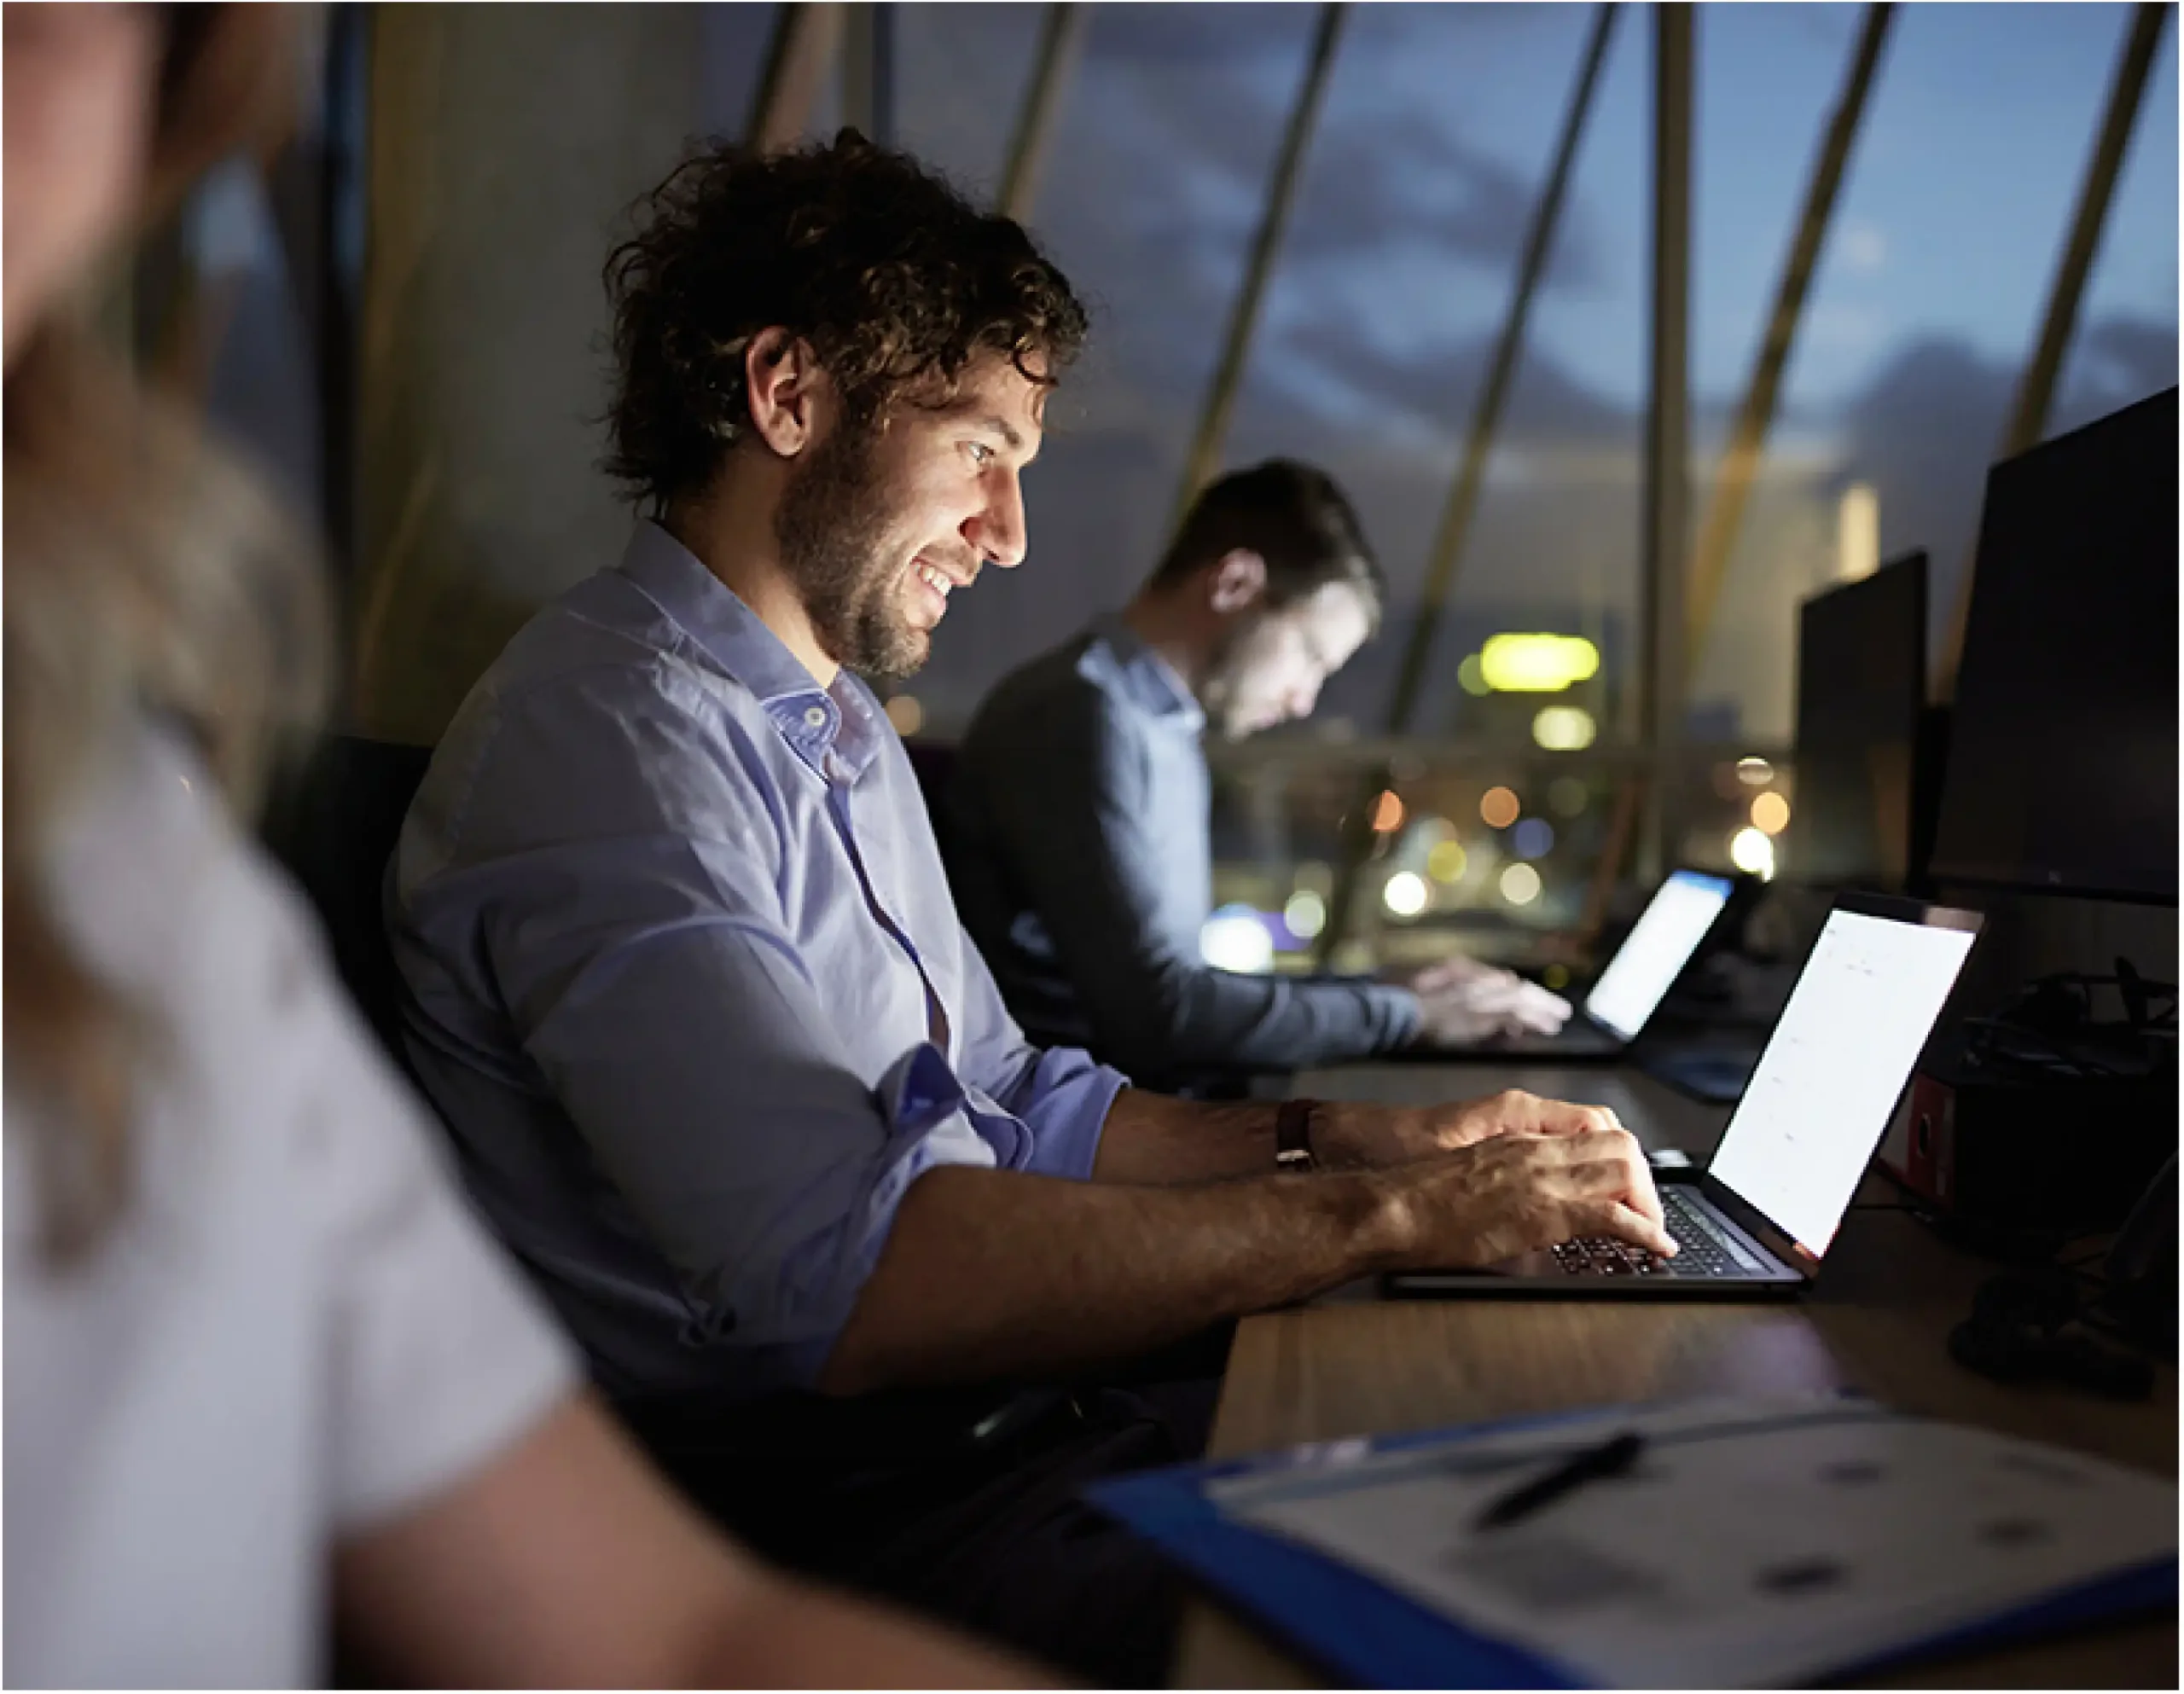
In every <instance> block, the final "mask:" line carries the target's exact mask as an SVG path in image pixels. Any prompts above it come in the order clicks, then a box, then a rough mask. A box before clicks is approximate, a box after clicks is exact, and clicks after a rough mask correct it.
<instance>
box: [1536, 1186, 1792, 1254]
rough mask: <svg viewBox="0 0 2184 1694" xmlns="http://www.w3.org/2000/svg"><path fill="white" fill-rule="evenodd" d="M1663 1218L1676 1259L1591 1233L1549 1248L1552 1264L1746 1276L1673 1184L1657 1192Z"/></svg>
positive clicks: (1709, 1226)
mask: <svg viewBox="0 0 2184 1694" xmlns="http://www.w3.org/2000/svg"><path fill="white" fill-rule="evenodd" d="M1661 1211H1662V1214H1663V1221H1664V1222H1665V1223H1666V1224H1667V1226H1668V1232H1669V1236H1670V1239H1672V1240H1673V1241H1674V1242H1675V1243H1676V1247H1677V1249H1678V1251H1677V1253H1676V1257H1674V1258H1673V1259H1664V1258H1660V1257H1658V1256H1655V1255H1654V1254H1652V1253H1649V1252H1647V1250H1645V1249H1644V1248H1642V1247H1634V1246H1632V1245H1631V1244H1629V1242H1627V1241H1618V1240H1617V1239H1614V1238H1613V1237H1612V1236H1605V1235H1591V1236H1584V1237H1581V1238H1580V1239H1577V1240H1575V1241H1565V1242H1564V1243H1563V1244H1561V1245H1560V1246H1559V1247H1556V1248H1554V1249H1553V1252H1554V1262H1555V1263H1557V1264H1558V1265H1560V1266H1561V1267H1562V1268H1563V1269H1564V1270H1565V1271H1569V1272H1571V1273H1573V1274H1577V1275H1583V1276H1745V1275H1749V1274H1750V1272H1748V1271H1747V1270H1746V1269H1745V1267H1744V1266H1742V1265H1740V1264H1739V1263H1738V1262H1737V1261H1736V1260H1735V1259H1734V1257H1732V1256H1730V1253H1729V1250H1728V1248H1726V1247H1724V1246H1723V1245H1722V1243H1721V1241H1720V1239H1718V1238H1717V1237H1716V1234H1715V1233H1714V1231H1713V1228H1712V1227H1711V1225H1709V1224H1708V1223H1707V1222H1706V1221H1705V1220H1704V1219H1702V1218H1701V1217H1699V1215H1698V1214H1696V1213H1695V1212H1693V1211H1692V1210H1689V1208H1688V1207H1687V1205H1686V1204H1684V1201H1683V1198H1682V1196H1681V1195H1680V1194H1678V1193H1677V1192H1676V1190H1675V1189H1674V1188H1673V1187H1668V1188H1664V1189H1662V1190H1661Z"/></svg>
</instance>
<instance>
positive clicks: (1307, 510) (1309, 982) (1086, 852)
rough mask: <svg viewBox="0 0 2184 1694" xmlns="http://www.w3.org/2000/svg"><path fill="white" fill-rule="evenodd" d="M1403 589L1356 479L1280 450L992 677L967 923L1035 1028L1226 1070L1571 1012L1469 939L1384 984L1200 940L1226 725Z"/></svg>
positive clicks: (1159, 1068)
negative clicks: (1453, 952) (1142, 570)
mask: <svg viewBox="0 0 2184 1694" xmlns="http://www.w3.org/2000/svg"><path fill="white" fill-rule="evenodd" d="M1385 595H1386V584H1385V580H1384V578H1383V577H1382V575H1381V572H1380V566H1379V564H1378V563H1377V562H1376V561H1375V560H1374V557H1373V554H1372V551H1371V549H1370V548H1368V546H1367V545H1366V541H1365V536H1364V532H1363V530H1362V526H1361V525H1359V523H1358V521H1357V514H1356V512H1355V511H1354V510H1352V509H1351V507H1350V502H1349V501H1348V500H1347V499H1345V497H1344V496H1343V493H1342V490H1340V489H1339V488H1338V487H1337V486H1336V485H1335V482H1334V479H1333V478H1332V477H1330V476H1328V475H1327V473H1325V472H1324V471H1321V470H1318V469H1316V468H1314V467H1311V466H1309V465H1301V464H1298V463H1296V462H1294V461H1290V460H1273V461H1269V462H1268V463H1265V464H1263V465H1258V466H1256V467H1253V468H1252V469H1250V470H1246V471H1237V472H1234V473H1231V474H1229V475H1228V476H1225V477H1223V478H1222V479H1219V480H1218V481H1217V482H1215V483H1213V484H1211V486H1209V487H1208V488H1207V489H1206V490H1205V492H1203V493H1202V494H1200V495H1199V497H1198V499H1197V500H1196V502H1194V503H1193V505H1192V507H1191V509H1190V511H1189V513H1188V514H1187V515H1186V516H1185V518H1184V519H1183V523H1182V528H1181V530H1180V531H1178V532H1177V534H1176V538H1175V541H1174V542H1172V543H1171V544H1170V547H1169V548H1168V550H1167V553H1166V554H1165V557H1164V558H1163V559H1162V560H1161V561H1160V563H1159V566H1157V567H1156V568H1155V569H1154V571H1153V574H1152V577H1150V578H1149V579H1148V580H1147V582H1146V583H1145V584H1144V586H1143V587H1142V588H1141V589H1139V590H1138V593H1137V595H1136V598H1134V599H1133V600H1131V601H1130V604H1129V605H1128V606H1125V607H1124V609H1123V610H1122V611H1121V612H1119V613H1117V614H1114V615H1112V616H1109V617H1107V618H1101V620H1100V621H1099V622H1097V623H1095V624H1094V625H1093V626H1092V627H1091V628H1090V629H1088V630H1086V631H1084V632H1083V633H1082V634H1081V635H1077V636H1076V637H1075V638H1074V639H1072V640H1071V641H1067V642H1066V643H1064V644H1063V645H1062V646H1060V647H1056V648H1054V650H1053V651H1051V652H1049V653H1043V654H1042V655H1041V656H1040V657H1038V658H1035V659H1033V660H1031V662H1030V663H1029V664H1025V665H1024V666H1023V667H1022V668H1020V669H1019V670H1015V671H1014V672H1012V673H1011V674H1010V675H1009V676H1007V677H1005V678H1004V679H1003V680H1002V682H1000V683H999V684H998V685H997V686H996V687H995V689H994V691H993V692H992V693H990V694H989V695H988V696H987V697H986V699H985V702H984V704H983V705H980V706H979V711H978V713H977V715H976V716H974V717H973V720H972V722H971V727H970V728H969V730H968V732H967V734H965V736H964V738H963V745H962V752H961V759H960V761H959V763H958V766H957V770H956V781H955V786H954V791H953V794H952V796H951V807H952V811H951V818H950V821H951V822H952V824H953V826H954V829H953V833H954V838H955V850H956V859H955V862H954V864H953V865H952V867H951V868H952V869H953V870H954V871H955V873H956V891H957V896H958V898H959V899H960V900H961V902H962V907H963V921H964V925H965V926H966V927H967V929H968V930H969V931H970V932H971V935H972V937H973V939H974V940H975V941H976V942H977V943H978V944H979V950H980V951H981V952H982V953H984V954H985V958H986V961H987V963H988V964H989V965H990V966H992V968H993V973H994V978H995V979H996V982H998V983H999V984H1000V986H1001V991H1002V997H1003V998H1004V999H1005V1000H1006V1001H1008V1007H1009V1010H1010V1011H1011V1012H1014V1014H1015V1015H1016V1018H1017V1019H1018V1021H1019V1022H1020V1023H1021V1024H1023V1025H1024V1026H1025V1030H1026V1031H1027V1032H1028V1033H1029V1034H1031V1036H1033V1037H1034V1038H1035V1039H1037V1040H1043V1041H1067V1042H1073V1043H1076V1044H1078V1045H1082V1046H1084V1047H1089V1048H1091V1049H1092V1050H1093V1051H1094V1052H1095V1053H1099V1054H1100V1055H1101V1056H1102V1057H1103V1058H1107V1059H1112V1061H1113V1062H1114V1063H1115V1064H1117V1065H1120V1066H1122V1067H1123V1068H1124V1070H1128V1071H1130V1074H1131V1075H1132V1076H1135V1077H1136V1078H1137V1079H1138V1080H1140V1081H1141V1082H1147V1083H1161V1084H1165V1085H1168V1086H1174V1087H1197V1086H1207V1087H1214V1088H1218V1087H1219V1086H1221V1085H1222V1084H1223V1083H1229V1084H1232V1085H1233V1083H1234V1081H1235V1080H1236V1079H1237V1077H1238V1076H1239V1074H1240V1073H1242V1072H1246V1071H1250V1070H1300V1069H1303V1068H1304V1067H1307V1066H1310V1065H1330V1064H1338V1063H1340V1062H1341V1061H1343V1060H1345V1059H1362V1058H1366V1057H1368V1056H1369V1055H1371V1054H1374V1053H1385V1052H1389V1051H1391V1050H1392V1049H1394V1048H1397V1047H1409V1046H1412V1045H1424V1046H1431V1047H1444V1046H1449V1045H1454V1044H1463V1043H1468V1042H1476V1041H1488V1040H1490V1039H1492V1038H1493V1037H1494V1036H1499V1035H1505V1034H1507V1035H1520V1034H1525V1033H1527V1032H1549V1031H1552V1030H1557V1029H1560V1027H1561V1026H1562V1024H1563V1022H1564V1021H1565V1019H1566V1018H1568V1017H1569V1015H1570V1007H1569V1005H1568V1003H1567V1002H1566V1001H1564V1000H1562V999H1561V998H1560V996H1559V995H1553V994H1550V993H1548V991H1547V990H1546V989H1542V988H1540V987H1537V986H1536V985H1535V984H1533V983H1528V982H1526V981H1525V979H1524V978H1521V977H1518V976H1515V975H1513V973H1511V972H1507V971H1502V970H1496V969H1495V968H1493V967H1491V966H1486V965H1482V964H1479V963H1478V962H1477V961H1475V960H1469V959H1466V958H1463V957H1461V956H1454V957H1451V958H1449V959H1447V960H1441V961H1437V962H1436V963H1434V964H1432V965H1430V966H1426V967H1425V968H1424V969H1423V970H1420V971H1415V972H1408V973H1405V974H1404V975H1403V976H1402V977H1401V978H1397V979H1395V980H1392V981H1389V982H1373V981H1371V980H1368V979H1365V978H1338V977H1320V978H1298V977H1284V976H1271V975H1269V976H1253V975H1247V974H1244V973H1241V972H1234V971H1224V970H1220V969H1217V967H1215V966H1212V965H1211V964H1208V963H1207V962H1205V960H1204V959H1203V958H1202V957H1201V956H1200V955H1199V930H1200V928H1201V927H1202V926H1203V925H1205V921H1206V920H1207V919H1208V918H1209V917H1210V916H1211V915H1212V909H1213V843H1212V837H1211V828H1210V812H1209V808H1210V803H1211V793H1212V785H1211V777H1210V774H1209V773H1208V771H1207V769H1206V759H1205V746H1204V744H1205V738H1206V736H1207V734H1209V733H1211V734H1212V735H1214V736H1216V737H1217V738H1219V739H1220V740H1224V741H1237V740H1242V739H1243V738H1244V737H1246V736H1247V735H1254V734H1258V732H1259V731H1261V730H1263V729H1270V728H1274V726H1275V725H1276V724H1278V723H1283V722H1289V721H1290V720H1292V719H1296V718H1302V717H1306V716H1310V714H1311V711H1312V707H1313V705H1314V704H1315V703H1316V701H1317V700H1318V699H1319V694H1320V690H1321V687H1324V686H1325V685H1326V682H1327V679H1328V678H1329V677H1330V676H1333V675H1334V673H1335V672H1336V671H1338V670H1341V669H1342V667H1343V666H1344V665H1345V664H1347V663H1348V662H1349V660H1350V658H1351V656H1352V655H1353V654H1355V653H1356V652H1357V650H1358V649H1359V648H1360V647H1362V646H1363V645H1364V643H1365V642H1366V641H1368V639H1369V638H1370V637H1371V635H1372V634H1373V632H1374V629H1376V628H1377V627H1378V625H1379V624H1380V612H1381V607H1382V604H1383V602H1384V600H1385Z"/></svg>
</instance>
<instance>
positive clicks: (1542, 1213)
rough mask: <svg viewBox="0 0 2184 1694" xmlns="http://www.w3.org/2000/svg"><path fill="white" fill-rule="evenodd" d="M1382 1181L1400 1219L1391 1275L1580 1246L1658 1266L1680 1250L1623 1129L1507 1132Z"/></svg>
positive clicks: (1641, 1155) (1641, 1158)
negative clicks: (1609, 1244)
mask: <svg viewBox="0 0 2184 1694" xmlns="http://www.w3.org/2000/svg"><path fill="white" fill-rule="evenodd" d="M1548 1104H1552V1102H1542V1105H1548ZM1563 1110H1564V1111H1575V1110H1578V1108H1574V1107H1565V1108H1563ZM1381 1179H1382V1181H1385V1183H1387V1184H1388V1185H1389V1187H1390V1190H1391V1192H1390V1201H1391V1208H1392V1210H1393V1212H1394V1214H1395V1216H1396V1218H1397V1229H1396V1236H1397V1246H1396V1253H1397V1258H1398V1260H1399V1263H1398V1264H1397V1266H1396V1267H1395V1268H1400V1269H1418V1270H1426V1269H1435V1268H1463V1267H1470V1266H1477V1265H1490V1264H1495V1263H1498V1262H1500V1261H1502V1260H1503V1259H1510V1258H1514V1257H1515V1256H1517V1255H1518V1254H1519V1253H1525V1252H1530V1251H1531V1250H1535V1249H1537V1248H1542V1247H1552V1246H1554V1245H1555V1244H1557V1243H1559V1242H1564V1241H1568V1240H1571V1239H1574V1238H1577V1237H1580V1236H1611V1237H1613V1238H1614V1239H1618V1240H1621V1241H1627V1242H1629V1243H1630V1244H1632V1245H1634V1246H1636V1247H1641V1248H1643V1249H1644V1250H1646V1251H1647V1252H1649V1253H1656V1254H1658V1255H1659V1256H1661V1257H1663V1258H1669V1257H1672V1256H1674V1255H1675V1253H1676V1242H1675V1241H1674V1239H1671V1238H1670V1234H1669V1233H1668V1231H1667V1229H1666V1228H1665V1227H1663V1222H1662V1217H1661V1202H1660V1196H1659V1195H1658V1193H1657V1192H1655V1191H1654V1188H1653V1174H1652V1172H1651V1171H1649V1170H1648V1169H1647V1166H1646V1155H1645V1152H1644V1150H1643V1149H1642V1148H1641V1147H1640V1146H1639V1145H1638V1140H1637V1137H1635V1135H1632V1134H1630V1133H1629V1131H1628V1130H1626V1129H1621V1128H1582V1129H1577V1130H1575V1131H1573V1132H1571V1133H1565V1134H1541V1133H1539V1132H1537V1131H1535V1130H1530V1129H1512V1130H1507V1131H1504V1132H1503V1133H1502V1134H1494V1135H1490V1136H1489V1137H1487V1138H1486V1139H1485V1140H1480V1141H1477V1142H1474V1143H1472V1145H1470V1146H1466V1147H1463V1148H1461V1149H1460V1150H1459V1151H1457V1152H1453V1153H1449V1154H1448V1155H1446V1156H1445V1157H1440V1158H1434V1159H1426V1160H1421V1161H1420V1162H1418V1163H1412V1164H1406V1165H1402V1166H1399V1167H1397V1168H1396V1169H1391V1170H1387V1171H1384V1172H1382V1173H1381Z"/></svg>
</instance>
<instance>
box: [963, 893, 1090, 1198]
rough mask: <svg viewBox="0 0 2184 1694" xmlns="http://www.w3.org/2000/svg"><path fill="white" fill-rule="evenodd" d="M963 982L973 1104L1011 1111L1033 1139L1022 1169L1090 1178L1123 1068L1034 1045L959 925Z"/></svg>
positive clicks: (1079, 1052) (1076, 1050)
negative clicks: (1003, 999) (1111, 1066)
mask: <svg viewBox="0 0 2184 1694" xmlns="http://www.w3.org/2000/svg"><path fill="white" fill-rule="evenodd" d="M957 934H958V937H959V943H958V944H959V945H960V946H961V949H962V968H961V976H962V979H963V983H964V990H963V1001H964V1004H963V1008H962V1014H961V1025H962V1032H961V1033H962V1048H963V1072H964V1076H965V1077H966V1078H967V1080H968V1081H969V1082H971V1083H972V1084H973V1088H974V1094H973V1101H974V1105H984V1106H987V1107H990V1108H991V1109H993V1110H996V1111H1001V1112H1003V1113H1006V1114H1007V1115H1008V1116H1009V1117H1012V1118H1014V1119H1015V1120H1016V1121H1017V1122H1019V1123H1021V1124H1022V1125H1023V1126H1024V1128H1025V1131H1026V1132H1027V1133H1028V1134H1029V1136H1030V1139H1031V1146H1030V1148H1029V1149H1028V1152H1027V1154H1026V1157H1025V1159H1024V1161H1023V1163H1021V1164H1020V1165H1019V1166H1017V1167H1016V1168H1017V1169H1024V1170H1030V1171H1034V1172H1037V1174H1038V1175H1042V1176H1060V1177H1066V1178H1068V1179H1070V1180H1071V1181H1078V1182H1083V1181H1089V1179H1090V1177H1091V1175H1092V1163H1093V1161H1094V1160H1095V1158H1097V1157H1099V1152H1100V1135H1101V1131H1102V1130H1103V1129H1104V1128H1106V1126H1107V1112H1108V1109H1109V1108H1110V1107H1112V1105H1114V1103H1115V1096H1116V1095H1117V1094H1120V1093H1121V1092H1122V1091H1123V1090H1124V1088H1128V1087H1129V1086H1130V1079H1129V1078H1128V1077H1127V1076H1124V1075H1123V1073H1122V1072H1121V1071H1119V1070H1113V1069H1112V1068H1110V1067H1109V1066H1107V1065H1101V1064H1098V1063H1096V1062H1095V1060H1094V1059H1093V1058H1092V1056H1091V1055H1090V1054H1089V1053H1086V1052H1084V1051H1083V1048H1081V1047H1033V1046H1032V1045H1031V1043H1030V1042H1029V1041H1025V1039H1024V1032H1023V1030H1021V1029H1019V1027H1018V1026H1017V1024H1016V1020H1015V1019H1014V1018H1011V1017H1010V1016H1009V1015H1008V1007H1007V1006H1006V1005H1004V1004H1003V1003H1002V997H1001V990H1000V989H999V988H998V987H997V986H996V984H995V983H994V979H993V973H992V972H990V970H988V969H987V967H986V963H985V959H984V958H982V957H981V956H980V955H979V949H978V947H977V945H976V944H975V943H973V941H972V940H971V937H969V936H968V935H967V934H964V933H962V931H961V929H960V928H959V930H958V931H957Z"/></svg>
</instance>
